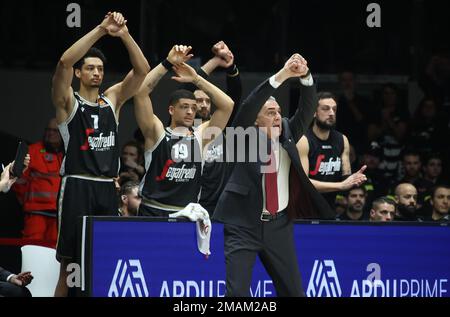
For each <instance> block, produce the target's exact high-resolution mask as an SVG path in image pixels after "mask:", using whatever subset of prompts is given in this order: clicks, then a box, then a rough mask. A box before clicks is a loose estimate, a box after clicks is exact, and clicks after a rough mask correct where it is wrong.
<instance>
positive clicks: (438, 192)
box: [425, 185, 450, 221]
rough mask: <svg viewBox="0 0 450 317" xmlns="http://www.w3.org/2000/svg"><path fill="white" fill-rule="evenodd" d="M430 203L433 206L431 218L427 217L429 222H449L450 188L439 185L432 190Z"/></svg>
mask: <svg viewBox="0 0 450 317" xmlns="http://www.w3.org/2000/svg"><path fill="white" fill-rule="evenodd" d="M430 203H431V206H432V212H431V216H429V217H426V218H425V220H427V221H449V220H450V218H449V214H448V213H449V210H450V187H449V186H447V185H437V186H435V187H433V189H432V190H431V199H430Z"/></svg>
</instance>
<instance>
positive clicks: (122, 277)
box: [108, 260, 148, 297]
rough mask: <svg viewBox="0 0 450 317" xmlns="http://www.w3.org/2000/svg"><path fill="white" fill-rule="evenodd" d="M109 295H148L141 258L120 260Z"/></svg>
mask: <svg viewBox="0 0 450 317" xmlns="http://www.w3.org/2000/svg"><path fill="white" fill-rule="evenodd" d="M108 297H148V289H147V284H146V282H145V276H144V272H143V271H142V266H141V262H140V261H139V260H128V261H127V260H125V261H124V260H118V261H117V265H116V270H115V272H114V277H113V280H112V282H111V285H110V287H109V291H108Z"/></svg>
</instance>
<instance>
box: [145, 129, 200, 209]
mask: <svg viewBox="0 0 450 317" xmlns="http://www.w3.org/2000/svg"><path fill="white" fill-rule="evenodd" d="M200 155H201V152H200V145H199V142H198V140H197V136H196V133H193V135H191V136H181V135H177V134H175V133H174V131H172V130H171V129H170V128H166V130H165V133H164V134H162V135H161V136H160V138H159V140H158V142H157V143H156V145H155V146H154V148H153V149H149V150H147V151H146V152H145V169H146V174H145V176H144V179H143V180H142V182H141V188H140V191H141V195H142V197H143V198H144V200H143V203H144V204H147V201H153V203H155V202H156V203H158V204H164V205H169V206H174V207H182V208H183V207H185V206H186V205H188V204H189V203H196V202H197V201H198V196H199V193H200V177H201V169H202V163H201V156H200ZM150 205H153V204H152V203H150Z"/></svg>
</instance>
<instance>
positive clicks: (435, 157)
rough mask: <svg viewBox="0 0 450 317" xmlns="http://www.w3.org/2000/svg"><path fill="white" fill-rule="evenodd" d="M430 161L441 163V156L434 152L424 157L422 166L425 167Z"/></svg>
mask: <svg viewBox="0 0 450 317" xmlns="http://www.w3.org/2000/svg"><path fill="white" fill-rule="evenodd" d="M431 160H440V161H441V162H442V155H441V154H440V153H436V152H434V153H429V154H427V155H425V158H424V165H427V164H428V163H429V162H430V161H431Z"/></svg>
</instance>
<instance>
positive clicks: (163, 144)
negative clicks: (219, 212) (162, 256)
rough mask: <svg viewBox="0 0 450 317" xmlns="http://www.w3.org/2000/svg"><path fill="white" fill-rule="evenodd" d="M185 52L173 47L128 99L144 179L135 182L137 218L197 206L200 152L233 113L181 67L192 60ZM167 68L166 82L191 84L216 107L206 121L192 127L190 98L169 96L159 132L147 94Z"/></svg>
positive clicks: (226, 100)
mask: <svg viewBox="0 0 450 317" xmlns="http://www.w3.org/2000/svg"><path fill="white" fill-rule="evenodd" d="M190 50H191V47H187V46H183V45H176V46H174V47H173V48H172V50H171V51H170V52H169V55H168V57H167V59H166V60H165V61H164V62H163V63H161V64H159V65H158V66H157V67H155V68H154V69H153V70H152V71H151V72H150V73H149V74H148V75H147V77H146V79H145V81H144V83H143V85H142V87H141V89H140V90H139V93H138V94H137V95H136V96H135V97H134V103H135V114H136V120H137V122H138V125H139V128H140V129H141V131H142V134H143V135H144V138H145V169H146V174H145V176H144V179H143V181H142V183H141V195H142V203H141V206H140V208H139V215H144V216H160V217H167V216H168V214H169V213H170V212H176V211H178V210H181V209H182V208H184V207H185V206H186V205H188V204H189V203H191V202H194V203H196V202H197V201H198V198H199V194H200V176H201V169H202V162H201V161H202V152H203V147H204V146H205V145H206V144H208V143H209V142H210V141H212V140H213V139H214V138H215V137H216V136H218V135H219V134H220V133H221V132H222V130H223V129H224V128H225V126H226V124H227V122H228V119H229V118H230V115H231V112H232V110H233V105H234V103H233V100H231V98H230V97H228V96H227V95H226V94H225V93H224V92H222V91H221V90H220V89H219V88H217V87H216V86H214V85H213V84H211V83H210V82H208V81H207V80H206V79H204V78H202V77H201V76H199V75H198V74H197V72H196V71H195V70H194V69H193V68H192V67H190V66H189V65H187V64H185V63H184V62H185V61H186V60H188V59H189V58H190V57H191V56H192V55H191V54H189V51H190ZM172 65H173V67H172ZM169 68H173V70H174V71H175V73H176V74H177V76H174V77H172V79H174V80H176V81H178V82H181V83H192V84H194V85H196V86H197V87H198V88H199V89H201V90H203V91H204V92H205V93H206V94H207V95H208V96H209V98H211V101H212V102H213V103H214V104H215V105H216V107H217V109H216V111H215V112H214V114H213V115H212V116H211V119H210V120H209V121H206V122H205V123H202V124H201V125H200V126H199V127H198V128H194V118H195V114H196V111H197V103H196V98H195V96H194V94H193V93H192V92H190V91H188V90H177V91H175V92H174V93H173V94H172V96H171V98H170V101H169V113H170V116H171V121H170V126H169V127H166V128H164V126H163V124H162V122H161V120H159V118H158V117H157V116H156V115H155V114H154V113H153V107H152V103H151V100H150V97H149V93H150V92H151V91H152V90H153V88H154V87H155V85H156V84H157V82H158V81H159V80H160V79H161V77H162V76H163V75H164V74H165V73H167V71H168V70H169Z"/></svg>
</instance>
